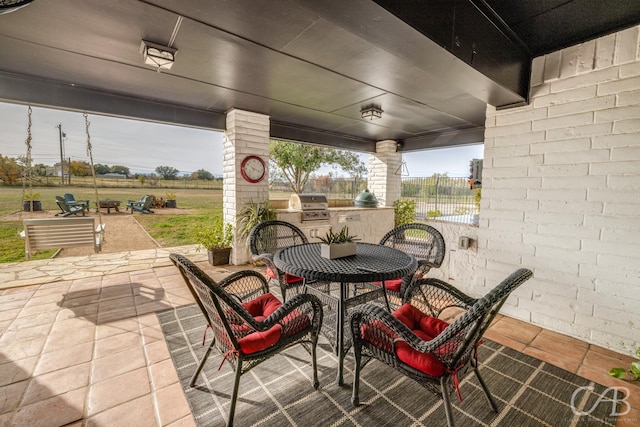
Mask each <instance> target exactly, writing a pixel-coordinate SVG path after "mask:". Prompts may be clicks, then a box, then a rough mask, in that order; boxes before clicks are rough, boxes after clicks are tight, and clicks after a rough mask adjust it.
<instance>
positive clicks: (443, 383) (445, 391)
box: [440, 375, 455, 427]
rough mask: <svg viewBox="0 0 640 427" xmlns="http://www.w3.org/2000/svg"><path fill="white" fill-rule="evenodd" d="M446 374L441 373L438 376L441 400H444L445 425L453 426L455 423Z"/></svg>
mask: <svg viewBox="0 0 640 427" xmlns="http://www.w3.org/2000/svg"><path fill="white" fill-rule="evenodd" d="M449 378H450V377H449V376H448V375H443V376H441V377H440V389H441V390H442V400H443V401H444V411H445V413H446V415H447V425H448V426H449V427H455V423H454V422H453V413H452V409H451V399H450V398H449V387H448V384H447V381H448V380H449Z"/></svg>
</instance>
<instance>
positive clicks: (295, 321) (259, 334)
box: [227, 293, 311, 354]
mask: <svg viewBox="0 0 640 427" xmlns="http://www.w3.org/2000/svg"><path fill="white" fill-rule="evenodd" d="M242 306H243V307H244V308H245V309H246V310H247V311H248V312H249V314H251V316H253V318H254V319H256V320H257V321H258V322H261V321H263V320H264V319H266V318H267V317H269V316H270V315H271V314H273V313H274V312H275V311H276V310H277V309H279V308H280V307H281V306H282V303H281V302H280V300H278V299H277V298H276V297H275V296H273V295H272V294H270V293H266V294H263V295H260V296H259V297H257V298H255V299H253V300H251V301H246V302H243V303H242ZM229 317H230V316H227V318H229ZM282 322H283V323H284V324H286V325H287V326H290V327H286V330H287V331H286V335H287V336H291V335H293V334H295V333H297V332H300V331H302V330H304V329H306V328H307V327H308V326H309V325H311V319H309V316H307V315H305V314H304V313H302V312H300V311H297V310H294V311H292V312H291V313H289V314H288V315H287V316H285V317H284V319H283V320H282ZM231 328H232V329H233V330H234V332H235V334H236V336H242V338H240V339H238V344H239V345H240V349H241V350H242V352H243V353H244V354H251V353H255V352H258V351H260V350H264V349H266V348H269V347H271V346H272V345H274V344H276V343H277V342H278V341H279V340H280V337H281V335H282V325H280V324H277V325H274V326H273V327H271V328H269V329H268V330H266V331H255V330H253V329H252V328H251V327H250V326H249V325H247V324H246V323H242V324H238V323H237V322H234V323H232V324H231ZM243 335H244V336H243Z"/></svg>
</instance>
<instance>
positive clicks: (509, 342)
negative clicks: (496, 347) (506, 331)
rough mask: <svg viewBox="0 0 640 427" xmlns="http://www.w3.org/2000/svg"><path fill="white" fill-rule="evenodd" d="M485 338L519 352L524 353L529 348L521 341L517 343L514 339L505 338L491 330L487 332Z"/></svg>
mask: <svg viewBox="0 0 640 427" xmlns="http://www.w3.org/2000/svg"><path fill="white" fill-rule="evenodd" d="M484 336H485V338H487V339H489V340H491V341H494V342H497V343H498V344H502V345H504V346H505V347H509V348H512V349H514V350H517V351H523V350H524V349H525V348H526V347H527V345H526V344H524V343H522V342H520V341H516V340H514V339H512V338H509V337H505V336H504V335H501V334H499V333H496V332H494V331H493V330H492V329H489V330H488V331H487V332H485V334H484Z"/></svg>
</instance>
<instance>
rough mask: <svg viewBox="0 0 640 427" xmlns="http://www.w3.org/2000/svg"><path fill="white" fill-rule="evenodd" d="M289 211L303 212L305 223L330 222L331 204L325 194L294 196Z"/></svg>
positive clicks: (291, 198)
mask: <svg viewBox="0 0 640 427" xmlns="http://www.w3.org/2000/svg"><path fill="white" fill-rule="evenodd" d="M289 210H295V211H302V214H301V216H300V218H301V220H302V221H303V222H304V221H321V220H329V218H330V214H329V202H328V201H327V196H325V195H324V194H292V195H291V197H290V198H289Z"/></svg>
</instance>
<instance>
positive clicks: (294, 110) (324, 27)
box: [0, 0, 640, 151]
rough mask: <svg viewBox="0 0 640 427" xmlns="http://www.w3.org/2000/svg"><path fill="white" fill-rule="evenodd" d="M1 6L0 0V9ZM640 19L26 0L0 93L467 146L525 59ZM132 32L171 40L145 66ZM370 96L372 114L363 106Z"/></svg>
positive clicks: (8, 97) (281, 2)
mask: <svg viewBox="0 0 640 427" xmlns="http://www.w3.org/2000/svg"><path fill="white" fill-rule="evenodd" d="M9 3H12V1H11V0H0V7H2V6H3V5H6V4H9ZM638 23H640V1H628V0H607V1H602V0H599V1H596V0H573V1H568V0H545V1H542V0H518V1H515V0H484V1H483V0H474V1H473V2H472V1H469V0H451V1H445V0H406V1H391V0H389V1H384V0H379V1H371V0H349V1H344V0H322V1H317V0H316V1H311V0H228V1H225V0H180V1H173V0H148V1H138V0H82V1H78V0H56V1H51V0H34V1H33V2H32V3H31V4H30V5H28V6H27V7H24V8H22V9H19V10H17V11H14V12H11V13H6V14H0V58H2V59H1V62H0V100H5V101H9V102H18V103H31V104H33V105H42V106H51V107H55V108H65V109H72V110H78V111H89V112H95V113H102V114H109V115H115V116H122V117H132V118H138V119H142V120H154V121H162V122H167V123H176V124H181V125H187V126H197V127H206V128H213V129H224V127H225V122H224V117H225V115H224V113H225V112H226V111H227V110H229V109H231V108H238V109H243V110H249V111H255V112H258V113H263V114H268V115H269V116H270V117H271V120H272V125H271V134H272V136H274V137H281V138H289V139H294V140H302V141H310V142H315V143H324V144H329V145H335V146H340V147H344V148H350V149H358V150H361V151H373V150H374V149H375V141H378V140H384V139H394V140H400V141H403V144H404V145H403V147H404V149H405V150H415V149H424V148H433V147H442V146H450V145H463V144H469V143H478V142H482V140H483V126H484V118H485V107H486V104H487V103H489V104H491V105H495V106H507V105H511V104H514V105H517V104H522V103H524V102H526V100H527V91H528V79H529V66H530V61H531V59H532V58H533V57H534V56H537V55H540V54H544V53H546V52H550V51H553V50H556V49H558V48H562V47H565V46H567V45H570V44H575V43H578V42H581V41H586V40H588V39H591V38H594V37H597V36H600V35H602V34H605V33H608V32H612V31H615V30H618V29H621V28H625V27H628V26H631V25H635V24H638ZM142 40H148V41H151V42H154V43H158V44H162V45H170V46H172V47H174V48H177V49H178V52H177V55H176V61H175V64H174V66H173V68H172V69H171V70H168V71H162V72H160V73H159V72H156V70H155V69H153V68H151V67H149V66H147V65H145V64H144V63H143V60H142V56H141V54H140V51H139V49H140V44H141V41H142ZM371 104H374V105H378V106H380V107H381V109H382V110H383V111H384V113H383V115H382V118H381V119H379V120H376V121H367V120H364V119H362V118H361V116H360V110H361V108H363V107H365V106H367V105H371Z"/></svg>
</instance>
